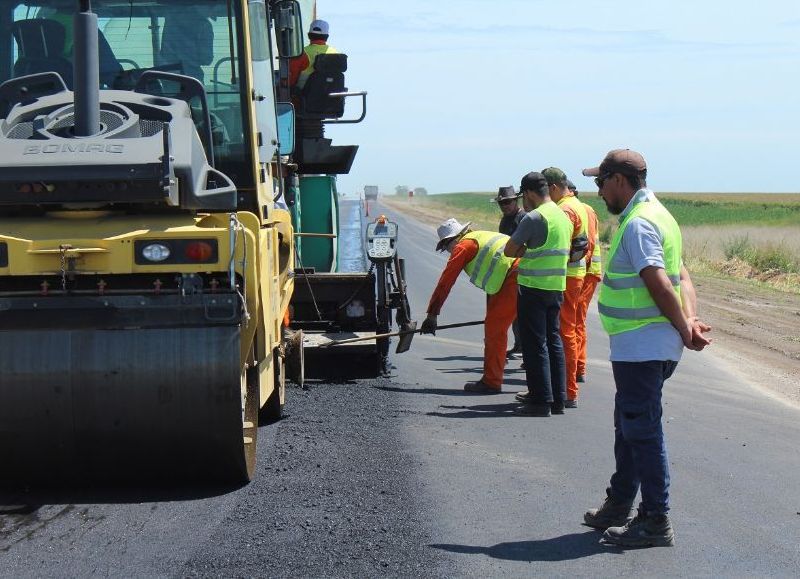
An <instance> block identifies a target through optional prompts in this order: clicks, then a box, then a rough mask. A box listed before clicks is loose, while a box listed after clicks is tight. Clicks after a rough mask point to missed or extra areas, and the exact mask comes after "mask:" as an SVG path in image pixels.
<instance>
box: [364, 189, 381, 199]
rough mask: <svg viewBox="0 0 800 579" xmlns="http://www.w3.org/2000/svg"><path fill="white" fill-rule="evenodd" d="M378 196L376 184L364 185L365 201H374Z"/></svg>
mask: <svg viewBox="0 0 800 579" xmlns="http://www.w3.org/2000/svg"><path fill="white" fill-rule="evenodd" d="M377 198H378V186H377V185H364V199H366V200H367V201H375V200H376V199H377Z"/></svg>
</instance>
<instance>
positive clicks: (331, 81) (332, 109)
mask: <svg viewBox="0 0 800 579" xmlns="http://www.w3.org/2000/svg"><path fill="white" fill-rule="evenodd" d="M346 71H347V55H346V54H341V53H337V54H320V55H318V56H317V57H316V59H315V60H314V72H312V73H311V75H310V76H309V77H308V80H306V84H305V86H303V90H302V92H301V93H300V103H301V104H300V110H299V111H298V115H304V116H306V117H308V116H320V117H325V118H331V117H333V118H337V119H338V118H340V117H342V116H344V97H332V96H330V95H331V93H337V92H345V91H346V90H347V88H346V87H345V86H344V73H345V72H346Z"/></svg>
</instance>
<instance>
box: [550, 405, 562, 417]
mask: <svg viewBox="0 0 800 579" xmlns="http://www.w3.org/2000/svg"><path fill="white" fill-rule="evenodd" d="M550 412H551V413H553V414H564V403H563V402H553V403H552V404H551V405H550Z"/></svg>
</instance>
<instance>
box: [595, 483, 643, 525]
mask: <svg viewBox="0 0 800 579" xmlns="http://www.w3.org/2000/svg"><path fill="white" fill-rule="evenodd" d="M632 510H633V501H624V502H620V501H616V500H614V498H613V497H612V496H611V489H610V488H607V489H606V500H605V501H604V502H603V504H602V506H601V507H600V508H599V509H589V510H588V511H586V513H585V514H584V515H583V522H584V523H586V525H587V526H589V527H593V528H595V529H600V530H601V531H605V530H606V529H608V528H609V527H621V526H624V525H627V524H628V522H629V521H630V520H631V519H632V518H633V513H632V512H631V511H632Z"/></svg>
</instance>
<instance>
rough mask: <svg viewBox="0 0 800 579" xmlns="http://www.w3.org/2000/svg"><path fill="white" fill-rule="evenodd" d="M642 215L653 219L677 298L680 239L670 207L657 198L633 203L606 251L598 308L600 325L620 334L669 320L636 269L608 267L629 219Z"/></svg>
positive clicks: (678, 294) (668, 275)
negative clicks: (623, 269) (630, 271)
mask: <svg viewBox="0 0 800 579" xmlns="http://www.w3.org/2000/svg"><path fill="white" fill-rule="evenodd" d="M636 217H641V218H642V219H646V220H647V221H648V222H650V223H652V224H653V225H654V226H655V228H656V229H657V230H658V232H659V233H660V236H661V242H662V246H663V250H664V266H665V271H666V274H667V277H668V278H669V280H670V283H671V284H672V287H673V289H674V290H675V293H676V294H677V296H678V299H679V300H680V297H681V291H680V272H681V252H682V245H683V242H682V239H681V230H680V228H679V227H678V224H677V222H676V221H675V219H674V218H673V217H672V215H671V214H670V212H669V211H667V209H666V208H665V207H664V206H663V205H662V204H661V203H660V202H659V201H658V200H653V201H643V202H640V203H637V204H636V205H634V207H633V208H632V209H631V211H630V213H628V215H626V216H625V218H624V219H623V221H622V223H621V224H620V226H619V229H618V230H617V232H616V233H615V234H614V239H613V240H612V242H611V249H610V250H609V252H608V264H609V267H608V268H607V271H606V274H605V275H604V276H603V283H602V284H601V286H600V296H599V298H598V310H599V312H600V320H601V321H602V322H603V328H605V330H606V331H607V332H608V333H609V334H611V335H614V334H620V333H622V332H630V331H632V330H636V329H639V328H642V327H644V326H646V325H648V324H659V323H669V320H668V319H667V318H666V317H665V316H663V315H662V314H661V310H660V309H659V308H658V306H657V305H656V303H655V301H654V300H653V298H652V296H651V295H650V292H649V290H648V289H647V286H646V285H645V283H644V280H643V279H642V278H641V276H639V274H638V273H617V272H615V271H613V269H611V266H612V264H613V263H614V255H615V254H616V252H617V250H618V249H619V246H620V242H621V241H622V236H623V235H624V234H625V230H626V229H627V227H628V224H629V223H630V222H631V220H632V219H634V218H636Z"/></svg>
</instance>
